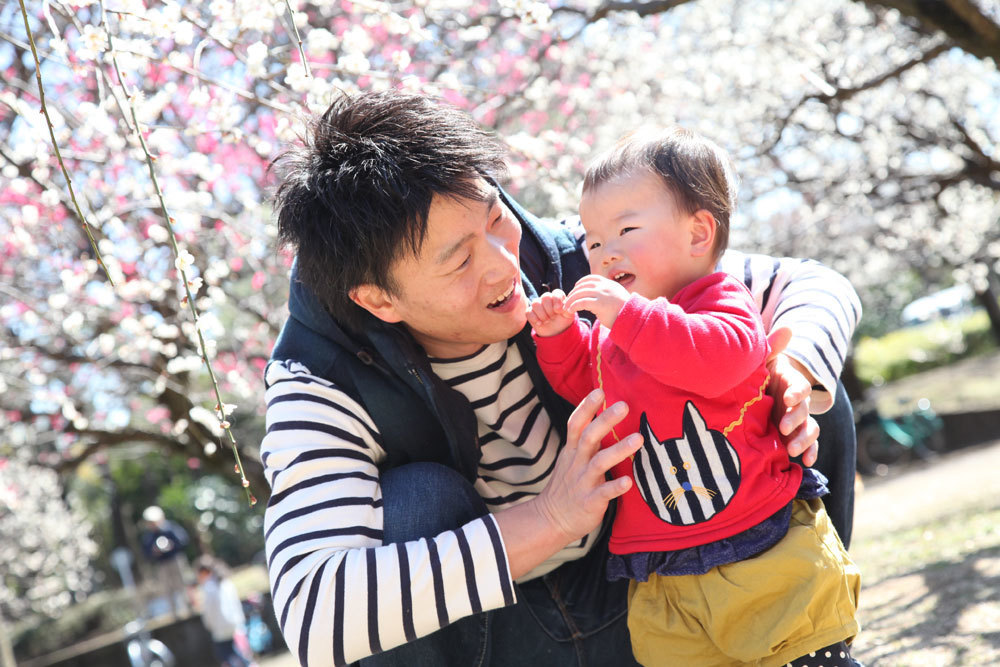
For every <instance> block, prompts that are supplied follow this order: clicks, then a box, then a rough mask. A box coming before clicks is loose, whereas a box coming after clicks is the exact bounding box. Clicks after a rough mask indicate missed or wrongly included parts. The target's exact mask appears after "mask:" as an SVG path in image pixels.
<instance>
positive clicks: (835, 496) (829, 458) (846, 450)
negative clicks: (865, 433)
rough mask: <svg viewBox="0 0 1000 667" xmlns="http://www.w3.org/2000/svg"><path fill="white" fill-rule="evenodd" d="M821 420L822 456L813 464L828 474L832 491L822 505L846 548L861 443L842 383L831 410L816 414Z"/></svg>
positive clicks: (850, 526)
mask: <svg viewBox="0 0 1000 667" xmlns="http://www.w3.org/2000/svg"><path fill="white" fill-rule="evenodd" d="M816 422H817V423H818V424H819V456H818V457H817V458H816V463H815V465H813V467H814V468H816V469H817V470H819V471H820V472H821V473H823V474H824V475H826V478H827V479H828V480H829V483H828V486H829V487H830V493H829V494H828V495H826V496H823V505H824V506H825V507H826V513H827V514H829V515H830V522H831V523H833V527H834V528H836V529H837V534H838V535H839V536H840V541H841V542H843V543H844V548H845V549H846V548H848V547H850V546H851V533H852V532H853V530H854V473H855V471H856V469H857V464H858V443H857V440H856V438H855V433H854V412H853V410H852V408H851V399H849V398H848V397H847V391H846V390H845V389H844V385H843V384H842V383H838V384H837V401H836V402H835V403H834V404H833V407H832V408H830V410H829V411H827V412H825V413H823V414H821V415H816Z"/></svg>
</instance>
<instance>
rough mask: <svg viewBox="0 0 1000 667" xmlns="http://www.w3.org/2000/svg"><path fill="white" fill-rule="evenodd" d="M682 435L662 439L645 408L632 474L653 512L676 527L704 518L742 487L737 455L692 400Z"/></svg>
mask: <svg viewBox="0 0 1000 667" xmlns="http://www.w3.org/2000/svg"><path fill="white" fill-rule="evenodd" d="M682 421H683V435H681V436H680V437H678V438H668V439H667V440H664V441H660V439H659V438H658V437H657V436H656V434H655V433H654V432H653V429H652V427H651V426H650V425H649V420H648V419H647V418H646V413H645V412H644V413H642V415H641V416H640V417H639V432H640V433H641V434H642V438H643V445H642V448H641V449H640V450H639V451H638V452H636V454H635V459H634V462H633V464H632V473H633V476H634V477H635V481H636V484H637V485H638V487H639V493H640V495H641V496H642V499H643V500H645V501H646V504H647V505H649V509H650V510H652V512H653V514H655V515H656V516H657V517H659V518H660V519H661V520H663V521H665V522H666V523H669V524H671V525H675V526H690V525H693V524H696V523H701V522H703V521H708V520H709V519H711V518H712V517H713V516H715V515H716V514H717V513H719V512H720V511H722V510H723V509H724V508H725V507H726V506H727V505H728V504H729V501H730V500H732V499H733V496H734V495H736V490H737V489H738V488H739V486H740V459H739V456H737V454H736V450H735V449H734V448H733V446H732V444H730V442H729V440H727V439H726V436H725V435H723V434H722V433H721V432H720V431H715V430H712V429H709V428H708V426H706V424H705V419H704V418H703V417H702V416H701V413H699V412H698V409H697V408H696V407H695V405H694V403H692V402H691V401H688V402H687V404H686V405H685V406H684V416H683V420H682Z"/></svg>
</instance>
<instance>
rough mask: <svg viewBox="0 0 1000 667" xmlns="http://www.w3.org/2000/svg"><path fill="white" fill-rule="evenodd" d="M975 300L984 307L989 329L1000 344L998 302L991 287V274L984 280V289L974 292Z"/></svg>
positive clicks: (999, 307) (995, 293) (999, 310)
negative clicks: (988, 320) (987, 316)
mask: <svg viewBox="0 0 1000 667" xmlns="http://www.w3.org/2000/svg"><path fill="white" fill-rule="evenodd" d="M976 301H978V302H979V305H981V306H982V307H983V308H985V309H986V314H987V315H989V318H990V329H991V330H992V331H993V338H995V339H996V341H997V344H998V345H1000V304H998V303H997V292H996V289H995V288H994V287H993V280H992V276H991V277H990V278H989V279H987V281H986V289H985V290H983V291H982V292H978V291H977V292H976Z"/></svg>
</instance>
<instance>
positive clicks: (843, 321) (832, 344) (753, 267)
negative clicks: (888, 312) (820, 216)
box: [717, 250, 861, 413]
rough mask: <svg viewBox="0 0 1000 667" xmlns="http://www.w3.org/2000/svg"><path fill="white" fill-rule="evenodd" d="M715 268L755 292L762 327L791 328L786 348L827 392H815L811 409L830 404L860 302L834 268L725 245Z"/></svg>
mask: <svg viewBox="0 0 1000 667" xmlns="http://www.w3.org/2000/svg"><path fill="white" fill-rule="evenodd" d="M717 268H718V270H719V271H725V272H726V273H728V274H729V275H731V276H733V277H735V278H737V279H739V280H742V281H743V282H744V283H745V284H746V286H747V287H749V288H750V292H751V294H753V297H754V301H755V302H756V304H757V307H758V308H759V309H760V313H761V317H762V318H763V320H764V327H765V328H766V329H767V330H768V331H771V330H772V329H774V328H775V327H781V326H785V327H789V328H791V330H792V332H793V333H794V337H793V338H792V341H791V343H789V345H788V348H787V349H786V350H785V352H786V353H787V354H788V355H790V356H791V357H793V358H794V359H796V360H797V361H799V362H801V363H802V364H803V365H804V366H805V367H806V368H808V369H809V370H810V371H811V372H812V374H813V376H814V377H815V378H816V380H817V381H818V382H819V384H820V385H821V386H822V387H823V388H824V389H825V390H826V391H815V390H814V391H813V394H812V401H811V404H810V409H811V411H812V412H814V413H819V412H826V411H827V410H829V409H830V406H831V405H833V396H834V395H835V394H836V388H837V380H838V378H839V377H840V372H841V371H842V370H843V368H844V359H845V358H846V357H847V351H848V348H849V347H850V344H851V336H852V335H853V334H854V328H855V327H856V326H857V324H858V321H859V320H860V319H861V301H860V300H859V299H858V295H857V293H856V292H855V291H854V288H853V287H852V286H851V284H850V283H849V282H848V281H847V279H846V278H844V277H843V276H841V275H840V274H839V273H837V272H836V271H833V270H831V269H829V268H827V267H825V266H823V265H822V264H820V263H819V262H816V261H813V260H805V259H795V258H792V257H782V258H780V259H779V258H774V257H768V256H767V255H750V254H745V253H741V252H737V251H735V250H727V251H726V252H725V253H724V254H723V256H722V259H721V260H720V261H719V265H718V267H717Z"/></svg>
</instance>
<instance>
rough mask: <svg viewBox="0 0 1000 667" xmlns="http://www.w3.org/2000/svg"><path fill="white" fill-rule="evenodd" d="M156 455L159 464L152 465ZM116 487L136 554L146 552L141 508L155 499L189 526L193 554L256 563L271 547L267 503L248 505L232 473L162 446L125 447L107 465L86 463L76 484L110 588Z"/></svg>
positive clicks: (114, 582) (190, 554)
mask: <svg viewBox="0 0 1000 667" xmlns="http://www.w3.org/2000/svg"><path fill="white" fill-rule="evenodd" d="M122 454H125V456H122ZM154 456H155V459H156V464H155V465H151V464H150V458H151V457H154ZM112 489H114V492H115V493H116V494H117V503H118V510H119V511H120V512H121V519H122V522H123V523H124V524H125V526H124V533H125V535H124V539H125V540H126V542H127V545H126V546H128V547H129V549H130V550H131V551H132V552H133V555H134V556H135V557H136V558H137V559H141V558H142V555H141V552H140V551H139V544H138V537H139V535H140V534H141V531H142V511H143V510H144V509H145V508H146V507H148V506H150V505H159V506H160V507H162V508H163V511H164V513H165V514H166V515H167V517H168V518H170V519H171V520H173V521H176V522H178V523H180V524H181V525H182V526H183V527H184V529H185V530H186V531H187V532H188V534H189V535H190V537H191V543H190V545H189V546H188V548H187V549H186V552H187V556H188V558H189V559H192V560H193V559H194V558H196V557H197V556H199V555H200V554H201V553H203V552H211V553H213V554H214V555H216V556H218V557H219V558H221V559H222V560H224V561H226V562H227V563H229V564H230V565H234V566H238V565H242V564H245V563H248V562H250V561H251V560H252V559H253V557H254V556H255V555H256V554H257V553H259V552H260V551H261V550H262V549H263V548H264V535H263V529H262V527H263V512H264V510H263V507H262V505H261V504H258V505H257V506H255V507H253V508H251V507H249V506H248V504H247V501H246V496H245V494H244V492H243V488H242V487H241V486H239V484H236V483H234V482H233V478H232V477H223V476H221V475H216V474H213V473H210V472H206V471H205V470H204V468H203V467H202V465H201V462H200V461H199V460H195V459H186V458H184V457H179V456H163V455H162V453H160V452H159V451H157V452H155V454H154V453H153V452H151V451H150V450H148V449H146V448H136V449H135V450H131V451H126V450H122V451H118V452H116V456H115V457H114V458H113V459H111V460H109V461H107V462H106V463H103V464H100V465H91V464H87V465H85V466H82V467H81V469H80V470H79V471H78V474H77V475H76V477H75V479H74V490H75V491H76V492H77V494H78V496H79V497H80V498H81V500H82V501H83V503H84V506H85V507H86V512H87V514H88V516H89V517H90V519H91V521H92V522H93V524H94V526H95V527H97V529H98V530H97V531H96V532H97V534H95V536H94V537H95V541H96V542H97V543H98V548H99V551H100V553H99V555H98V557H97V558H96V559H95V560H96V563H97V564H98V566H99V567H100V568H101V577H102V578H103V579H104V581H106V582H108V584H110V585H111V586H116V585H118V584H119V581H118V574H117V572H115V571H114V570H113V569H112V568H111V567H110V565H109V562H108V556H109V554H110V553H111V551H112V549H114V548H115V546H120V544H116V542H115V541H116V536H115V535H114V532H115V531H114V529H113V523H114V520H113V516H112V512H113V508H112V495H111V494H112ZM117 539H118V540H121V539H122V537H118V538H117Z"/></svg>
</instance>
